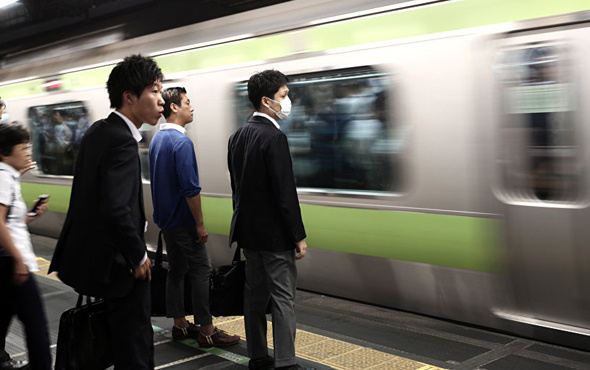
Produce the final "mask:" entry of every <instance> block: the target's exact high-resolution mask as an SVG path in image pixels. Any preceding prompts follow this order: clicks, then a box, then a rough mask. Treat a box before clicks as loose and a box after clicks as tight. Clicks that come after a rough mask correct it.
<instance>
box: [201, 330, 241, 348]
mask: <svg viewBox="0 0 590 370" xmlns="http://www.w3.org/2000/svg"><path fill="white" fill-rule="evenodd" d="M239 341H240V336H239V335H229V334H228V333H226V332H225V331H223V330H221V329H217V327H215V331H214V332H213V334H211V335H205V334H203V332H199V336H198V338H197V342H199V346H201V347H203V348H209V347H227V346H231V345H232V344H236V343H238V342H239Z"/></svg>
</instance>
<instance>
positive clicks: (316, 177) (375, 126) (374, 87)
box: [235, 67, 404, 192]
mask: <svg viewBox="0 0 590 370" xmlns="http://www.w3.org/2000/svg"><path fill="white" fill-rule="evenodd" d="M288 77H289V80H290V82H289V84H288V86H289V90H290V92H289V96H290V98H291V101H292V102H293V108H292V110H291V114H290V115H289V117H288V118H287V119H285V120H282V121H280V122H279V124H280V126H281V130H282V131H283V132H284V133H285V134H286V135H287V139H288V141H289V147H290V150H291V157H292V159H293V171H294V173H295V178H296V182H297V186H298V187H299V188H315V189H323V190H327V191H334V190H344V191H347V190H348V191H361V192H394V191H399V186H400V178H399V172H400V155H401V150H402V147H403V144H404V143H403V140H402V135H401V129H400V127H397V126H396V124H395V122H393V119H392V114H391V110H390V109H389V106H390V104H391V103H390V99H391V96H390V95H391V92H390V91H391V76H389V75H387V74H385V73H382V72H380V71H378V70H376V69H374V68H372V67H360V68H354V69H343V70H330V71H324V72H317V73H309V74H298V75H289V76H288ZM235 100H236V103H235V104H236V108H237V109H236V127H239V126H241V125H243V124H244V123H245V122H246V121H247V120H248V117H249V116H250V115H251V114H252V113H253V109H252V104H251V103H250V101H249V100H248V92H247V83H246V82H242V83H239V84H237V85H236V89H235Z"/></svg>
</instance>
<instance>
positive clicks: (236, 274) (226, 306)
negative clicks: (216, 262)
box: [209, 247, 272, 316]
mask: <svg viewBox="0 0 590 370" xmlns="http://www.w3.org/2000/svg"><path fill="white" fill-rule="evenodd" d="M245 282H246V261H242V255H241V253H240V247H236V251H235V253H234V258H233V260H232V263H231V265H224V266H218V267H216V268H214V269H213V271H212V272H211V277H210V279H209V310H210V311H211V315H213V316H243V315H244V284H245ZM271 308H272V305H271V302H269V303H268V306H267V307H266V313H270V311H271Z"/></svg>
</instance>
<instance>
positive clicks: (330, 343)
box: [189, 316, 444, 370]
mask: <svg viewBox="0 0 590 370" xmlns="http://www.w3.org/2000/svg"><path fill="white" fill-rule="evenodd" d="M189 319H190V318H189ZM213 322H214V324H215V325H216V326H217V327H219V328H220V329H223V330H225V331H227V332H229V333H232V334H238V335H240V336H241V337H242V339H245V338H246V334H245V332H244V318H243V317H241V316H232V317H216V318H214V320H213ZM267 335H268V345H269V347H271V348H272V324H271V323H270V322H269V323H268V334H267ZM295 349H296V354H297V357H299V358H303V359H306V360H309V361H313V362H317V363H319V364H323V365H326V366H330V367H332V368H334V369H338V370H353V369H354V370H365V369H367V370H368V369H371V370H386V369H387V370H398V369H399V370H444V369H442V368H439V367H435V366H432V365H428V364H424V363H421V362H418V361H414V360H409V359H407V358H403V357H399V356H395V355H392V354H389V353H385V352H381V351H377V350H374V349H371V348H366V347H362V346H358V345H355V344H352V343H348V342H344V341H341V340H337V339H332V338H329V337H325V336H322V335H318V334H314V333H309V332H306V331H303V330H297V339H296V341H295Z"/></svg>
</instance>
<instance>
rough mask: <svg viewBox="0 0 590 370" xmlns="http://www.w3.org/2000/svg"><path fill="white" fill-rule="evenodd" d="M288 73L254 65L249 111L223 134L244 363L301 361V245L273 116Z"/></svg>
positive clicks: (281, 112)
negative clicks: (242, 271) (240, 278)
mask: <svg viewBox="0 0 590 370" xmlns="http://www.w3.org/2000/svg"><path fill="white" fill-rule="evenodd" d="M287 82H288V79H287V77H286V76H285V75H284V74H282V73H281V72H279V71H274V70H267V71H264V72H261V73H256V74H254V75H253V76H252V77H250V80H249V81H248V98H249V99H250V102H252V105H254V108H255V109H256V112H255V113H254V115H253V116H252V117H251V118H250V119H249V120H248V122H247V123H246V124H245V125H244V126H242V127H241V128H240V129H238V130H237V131H236V133H234V134H233V135H232V136H231V138H230V139H229V146H228V157H227V160H228V167H229V172H230V179H231V186H232V200H233V206H234V214H233V217H232V222H231V230H230V245H231V243H233V242H237V243H238V246H239V247H240V248H242V249H243V251H244V255H245V257H246V286H245V290H244V320H245V329H246V337H247V344H248V355H249V357H250V359H251V360H250V362H249V363H248V369H250V370H252V369H264V370H266V369H275V368H276V369H302V367H301V366H299V365H297V363H296V360H297V358H296V356H295V329H296V328H295V324H296V323H295V288H296V284H297V268H296V266H295V261H296V260H299V259H301V258H303V257H304V256H305V253H306V250H307V244H306V243H305V237H306V234H305V228H304V227H303V221H302V219H301V211H300V209H299V200H298V198H297V189H296V187H295V177H294V175H293V165H292V162H291V155H290V153H289V145H288V143H287V137H286V136H285V134H284V133H283V132H282V131H281V130H279V127H280V126H279V124H278V122H277V119H284V118H286V117H287V116H288V114H289V112H290V111H291V101H290V100H289V96H288V95H289V88H288V87H287ZM269 301H271V302H272V311H271V313H272V326H273V333H274V335H273V340H274V359H273V358H272V357H271V356H269V355H268V346H267V341H266V329H267V328H266V315H265V311H266V307H267V305H268V302H269Z"/></svg>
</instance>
